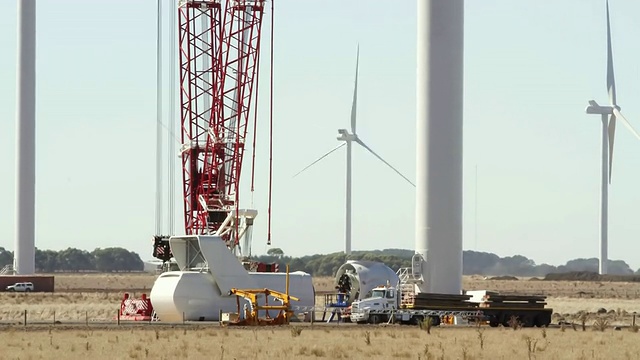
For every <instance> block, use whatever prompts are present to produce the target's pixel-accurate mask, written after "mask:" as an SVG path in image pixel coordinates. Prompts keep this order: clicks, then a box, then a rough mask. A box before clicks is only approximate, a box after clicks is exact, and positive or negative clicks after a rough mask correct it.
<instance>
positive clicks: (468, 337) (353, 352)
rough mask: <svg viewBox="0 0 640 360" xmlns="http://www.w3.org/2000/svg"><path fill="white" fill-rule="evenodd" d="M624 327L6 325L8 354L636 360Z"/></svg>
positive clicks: (639, 344) (637, 348) (639, 345)
mask: <svg viewBox="0 0 640 360" xmlns="http://www.w3.org/2000/svg"><path fill="white" fill-rule="evenodd" d="M639 339H640V334H639V333H637V332H633V331H629V330H622V331H614V330H612V329H605V330H604V331H602V332H601V331H593V330H592V329H589V328H587V329H586V331H582V330H581V329H577V330H573V329H571V328H568V329H564V330H563V329H544V330H541V329H520V330H512V329H508V328H496V329H490V328H489V329H487V328H482V329H477V328H462V329H452V328H442V329H435V328H434V329H431V331H430V333H427V331H425V330H420V329H418V328H417V327H408V326H365V327H355V326H343V327H335V326H334V327H324V326H314V327H313V328H312V327H295V326H292V327H274V328H266V327H260V328H255V329H247V328H238V329H235V328H219V327H207V328H193V327H184V328H183V327H175V328H172V329H169V328H153V327H147V328H135V329H134V328H131V329H124V328H116V329H98V328H94V327H87V328H79V327H77V328H75V329H64V328H54V329H46V328H40V329H30V328H29V327H27V328H24V329H23V328H19V327H18V328H9V329H5V330H3V331H0V343H1V344H2V345H3V346H2V348H3V349H2V358H6V359H53V358H58V359H69V360H71V359H86V358H92V359H103V358H104V359H147V358H148V359H274V358H281V359H317V358H326V359H425V360H426V359H572V360H575V359H638V358H640V341H638V340H639Z"/></svg>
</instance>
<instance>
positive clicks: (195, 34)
mask: <svg viewBox="0 0 640 360" xmlns="http://www.w3.org/2000/svg"><path fill="white" fill-rule="evenodd" d="M265 2H266V1H265V0H253V1H248V0H226V1H225V4H224V6H223V4H222V1H221V0H202V1H195V0H191V1H189V0H187V1H180V3H179V5H178V9H177V11H178V29H179V30H178V43H179V63H180V80H179V86H180V109H181V110H180V123H181V128H182V131H181V132H182V138H181V141H182V144H183V145H182V148H181V159H182V174H183V193H184V226H185V232H186V234H187V235H196V234H197V235H202V234H217V235H220V236H222V238H223V239H224V240H225V241H226V242H227V245H228V247H229V248H230V249H231V250H232V251H235V252H237V253H238V254H240V250H243V251H242V252H243V253H244V250H248V249H242V246H239V245H240V242H239V241H240V239H242V238H243V236H244V237H245V240H247V239H248V240H247V241H250V229H251V226H252V225H253V219H254V218H255V216H256V215H257V211H255V210H251V209H240V208H239V183H240V174H241V170H242V164H243V157H244V152H245V140H246V136H247V129H248V126H249V121H250V120H251V117H252V116H253V126H254V129H255V123H256V119H257V116H256V104H257V79H258V62H259V54H260V37H261V29H262V18H263V14H264V10H265ZM272 9H273V6H272ZM172 11H175V10H172ZM272 20H273V19H272ZM253 133H254V144H255V133H256V132H255V131H254V132H253ZM254 148H255V146H254ZM252 177H253V169H252ZM270 179H271V176H270ZM270 181H271V180H270ZM251 187H252V188H253V179H252V185H251ZM270 189H271V184H269V203H270V201H271V195H270V193H271V190H270ZM245 243H246V242H245ZM153 255H154V256H155V257H157V258H159V259H162V260H165V261H166V260H169V259H170V258H171V257H172V256H171V253H170V248H169V244H168V241H167V238H165V237H160V236H156V237H155V244H154V253H153Z"/></svg>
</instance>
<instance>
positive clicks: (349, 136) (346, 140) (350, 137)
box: [293, 45, 415, 255]
mask: <svg viewBox="0 0 640 360" xmlns="http://www.w3.org/2000/svg"><path fill="white" fill-rule="evenodd" d="M359 61H360V45H358V50H357V55H356V77H355V78H356V80H355V86H354V89H353V103H352V105H351V132H349V130H347V129H338V136H337V139H338V141H341V142H342V143H341V144H340V145H338V146H336V147H335V148H333V149H332V150H330V151H329V152H327V153H326V154H324V155H322V156H321V157H319V158H318V159H317V160H315V161H314V162H312V163H311V164H309V165H307V166H306V167H305V168H304V169H302V170H300V171H299V172H298V173H297V174H295V175H294V176H293V177H296V176H298V175H299V174H300V173H302V172H303V171H305V170H307V169H308V168H310V167H311V166H313V165H315V164H316V163H317V162H318V161H320V160H322V159H324V158H325V157H327V156H329V155H330V154H331V153H333V152H334V151H336V150H338V149H340V148H341V147H343V146H345V145H346V146H347V191H346V223H345V250H344V252H345V254H347V255H350V254H351V149H352V147H353V143H354V142H355V143H356V144H358V145H360V146H362V147H363V148H365V149H366V150H367V151H369V152H370V153H371V154H373V156H375V157H376V158H378V160H380V161H382V162H383V163H385V164H386V165H387V166H388V167H390V168H391V169H392V170H393V171H395V172H396V173H397V174H398V175H400V176H402V178H403V179H405V180H406V181H407V182H408V183H409V184H411V185H413V186H414V187H415V184H414V183H413V182H411V180H409V179H408V178H407V177H406V176H404V175H402V173H400V171H398V170H397V169H396V168H394V167H393V166H392V165H391V164H389V163H388V162H387V161H386V160H384V159H383V158H382V157H380V155H378V154H376V152H375V151H373V150H372V149H371V148H370V147H369V146H367V144H365V143H364V141H362V139H360V137H358V135H357V133H356V107H357V106H356V104H357V99H358V64H359Z"/></svg>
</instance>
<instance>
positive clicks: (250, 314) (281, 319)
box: [229, 265, 299, 325]
mask: <svg viewBox="0 0 640 360" xmlns="http://www.w3.org/2000/svg"><path fill="white" fill-rule="evenodd" d="M230 292H231V294H233V295H236V302H237V304H238V314H240V297H243V298H245V299H247V300H249V302H251V310H249V309H245V314H244V319H242V320H238V321H233V322H229V325H282V324H289V320H290V319H291V317H292V316H293V311H292V310H290V309H289V305H290V301H291V300H294V301H298V300H299V299H298V298H297V297H295V296H290V295H289V265H287V275H286V292H285V293H281V292H279V291H275V290H270V289H235V288H233V289H231V291H230ZM260 294H262V295H264V298H265V305H259V304H258V295H260ZM269 296H273V297H274V298H276V299H277V300H281V301H282V305H269ZM260 310H266V311H267V316H266V317H265V318H259V317H258V311H260ZM269 310H278V315H276V317H275V318H271V317H270V316H269Z"/></svg>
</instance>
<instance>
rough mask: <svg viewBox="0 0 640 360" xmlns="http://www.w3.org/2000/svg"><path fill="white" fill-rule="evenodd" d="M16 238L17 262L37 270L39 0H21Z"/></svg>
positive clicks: (24, 271) (19, 268)
mask: <svg viewBox="0 0 640 360" xmlns="http://www.w3.org/2000/svg"><path fill="white" fill-rule="evenodd" d="M17 74H18V76H17V77H18V79H17V85H16V90H17V99H16V105H17V109H16V111H17V115H16V117H17V119H16V121H17V124H16V131H17V140H16V143H17V146H16V150H17V151H16V161H17V166H16V167H17V169H16V238H15V250H14V251H15V252H14V262H15V263H14V265H15V271H16V273H17V274H20V275H29V274H33V273H35V190H36V189H35V184H36V1H35V0H19V1H18V58H17Z"/></svg>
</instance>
